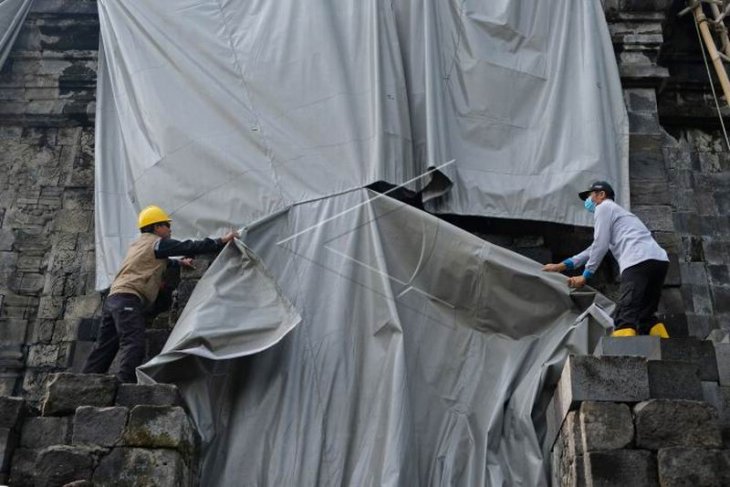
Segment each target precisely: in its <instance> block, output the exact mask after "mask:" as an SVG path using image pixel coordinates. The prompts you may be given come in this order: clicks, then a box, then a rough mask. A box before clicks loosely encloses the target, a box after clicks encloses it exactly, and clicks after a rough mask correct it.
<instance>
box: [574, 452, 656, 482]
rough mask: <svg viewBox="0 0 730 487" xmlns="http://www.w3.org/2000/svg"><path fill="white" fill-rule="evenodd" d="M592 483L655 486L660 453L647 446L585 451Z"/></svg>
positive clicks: (586, 470) (586, 465)
mask: <svg viewBox="0 0 730 487" xmlns="http://www.w3.org/2000/svg"><path fill="white" fill-rule="evenodd" d="M583 458H584V461H585V476H586V485H588V486H589V487H626V486H636V487H639V486H641V487H650V486H651V487H653V486H657V487H658V485H659V482H658V480H657V469H656V457H655V456H654V454H653V453H652V452H649V451H646V450H612V451H605V452H590V453H586V454H585V455H584V457H583Z"/></svg>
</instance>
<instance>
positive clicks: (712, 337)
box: [707, 329, 730, 373]
mask: <svg viewBox="0 0 730 487" xmlns="http://www.w3.org/2000/svg"><path fill="white" fill-rule="evenodd" d="M707 339H708V340H709V341H711V342H712V343H730V330H724V329H716V330H712V331H711V332H710V334H709V335H707ZM715 356H717V349H715ZM718 373H719V370H718Z"/></svg>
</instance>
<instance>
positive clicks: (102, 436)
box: [72, 406, 129, 447]
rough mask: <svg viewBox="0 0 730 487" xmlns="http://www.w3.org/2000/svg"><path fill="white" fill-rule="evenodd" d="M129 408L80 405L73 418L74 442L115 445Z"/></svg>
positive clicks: (120, 436)
mask: <svg viewBox="0 0 730 487" xmlns="http://www.w3.org/2000/svg"><path fill="white" fill-rule="evenodd" d="M128 412H129V410H128V409H127V408H125V407H106V408H96V407H92V406H81V407H79V408H77V409H76V414H75V415H74V420H73V441H72V443H74V444H93V445H99V446H108V447H111V446H115V445H117V444H119V443H120V441H121V439H122V434H123V433H124V426H125V424H126V422H127V414H128Z"/></svg>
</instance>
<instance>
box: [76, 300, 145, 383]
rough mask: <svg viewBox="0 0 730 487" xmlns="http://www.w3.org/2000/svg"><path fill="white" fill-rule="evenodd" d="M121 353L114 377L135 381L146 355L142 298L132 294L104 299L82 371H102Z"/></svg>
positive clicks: (105, 370) (100, 372) (107, 368)
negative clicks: (136, 371) (92, 343)
mask: <svg viewBox="0 0 730 487" xmlns="http://www.w3.org/2000/svg"><path fill="white" fill-rule="evenodd" d="M117 351H119V352H120V358H119V372H118V373H117V378H119V380H120V381H122V382H137V376H136V374H135V369H136V368H137V367H138V366H140V365H142V362H143V361H144V356H145V321H144V313H143V307H142V300H141V299H140V298H139V297H138V296H135V295H134V294H127V293H119V294H111V295H109V296H108V297H107V298H106V300H105V301H104V307H103V308H102V315H101V326H100V327H99V332H98V334H97V336H96V343H94V348H93V349H92V350H91V354H90V355H89V357H88V358H87V359H86V363H85V364H84V368H83V372H84V373H92V374H105V373H106V372H107V371H108V370H109V366H111V364H112V361H114V357H115V356H116V354H117Z"/></svg>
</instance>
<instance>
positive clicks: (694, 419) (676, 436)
mask: <svg viewBox="0 0 730 487" xmlns="http://www.w3.org/2000/svg"><path fill="white" fill-rule="evenodd" d="M634 417H635V426H636V446H637V447H638V448H646V449H650V450H658V449H660V448H669V447H673V446H700V447H709V448H712V447H719V446H721V444H722V440H721V437H720V429H719V423H718V414H717V411H716V410H715V408H714V407H712V406H711V405H709V404H707V403H705V402H700V401H687V400H683V399H652V400H649V401H646V402H642V403H639V404H637V405H636V406H635V407H634Z"/></svg>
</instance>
